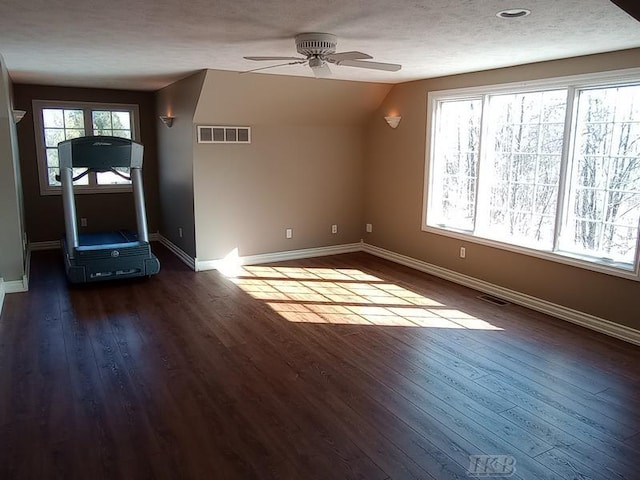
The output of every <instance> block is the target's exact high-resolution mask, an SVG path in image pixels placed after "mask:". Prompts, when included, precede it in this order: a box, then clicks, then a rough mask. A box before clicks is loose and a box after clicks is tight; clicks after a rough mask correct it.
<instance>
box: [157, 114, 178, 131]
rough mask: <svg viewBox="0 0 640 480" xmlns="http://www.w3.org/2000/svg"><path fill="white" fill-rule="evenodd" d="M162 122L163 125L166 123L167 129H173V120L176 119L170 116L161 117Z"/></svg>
mask: <svg viewBox="0 0 640 480" xmlns="http://www.w3.org/2000/svg"><path fill="white" fill-rule="evenodd" d="M159 118H160V120H161V121H162V123H164V124H165V125H166V126H167V128H171V125H173V119H174V118H175V117H170V116H169V115H160V117H159Z"/></svg>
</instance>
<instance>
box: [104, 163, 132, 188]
mask: <svg viewBox="0 0 640 480" xmlns="http://www.w3.org/2000/svg"><path fill="white" fill-rule="evenodd" d="M116 170H117V171H118V172H120V173H122V174H123V175H125V176H127V177H128V176H129V173H130V172H129V168H126V167H116ZM96 177H97V179H98V185H129V184H131V180H127V179H126V178H122V177H121V176H119V175H117V174H116V173H113V172H98V173H97V174H96Z"/></svg>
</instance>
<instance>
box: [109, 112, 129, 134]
mask: <svg viewBox="0 0 640 480" xmlns="http://www.w3.org/2000/svg"><path fill="white" fill-rule="evenodd" d="M130 116H131V115H130V114H129V112H113V113H112V115H111V118H112V122H113V127H112V128H113V129H114V130H131V119H130Z"/></svg>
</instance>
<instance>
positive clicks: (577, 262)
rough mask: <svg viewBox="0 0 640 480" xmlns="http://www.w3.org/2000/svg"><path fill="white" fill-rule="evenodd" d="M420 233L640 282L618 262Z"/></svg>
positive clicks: (454, 234)
mask: <svg viewBox="0 0 640 480" xmlns="http://www.w3.org/2000/svg"><path fill="white" fill-rule="evenodd" d="M422 231H423V232H427V233H434V234H436V235H442V236H445V237H450V238H455V239H458V240H464V241H466V242H472V243H477V244H480V245H485V246H488V247H493V248H498V249H500V250H506V251H510V252H515V253H521V254H524V255H529V256H531V257H536V258H540V259H543V260H550V261H552V262H556V263H562V264H565V265H571V266H573V267H578V268H582V269H585V270H591V271H593V272H598V273H605V274H607V275H613V276H615V277H621V278H626V279H629V280H635V281H640V272H638V267H637V265H636V266H635V268H634V266H633V265H629V264H623V263H619V262H611V263H601V262H596V261H595V259H594V257H587V256H581V255H576V254H573V253H568V252H562V251H558V252H550V251H544V250H536V249H533V248H528V247H521V246H519V245H512V244H509V243H504V242H500V241H497V240H493V239H488V238H484V237H478V236H475V235H471V234H469V233H464V232H457V231H454V230H448V229H444V228H439V227H433V226H429V225H422Z"/></svg>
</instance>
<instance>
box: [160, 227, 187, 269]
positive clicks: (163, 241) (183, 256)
mask: <svg viewBox="0 0 640 480" xmlns="http://www.w3.org/2000/svg"><path fill="white" fill-rule="evenodd" d="M154 236H155V239H154V238H152V237H154ZM149 240H153V241H158V242H160V243H161V244H162V245H164V246H165V247H167V248H168V249H169V250H171V252H172V253H173V254H174V255H175V256H176V257H178V258H179V259H180V260H182V261H183V262H184V263H185V264H186V265H187V266H188V267H189V268H190V269H191V270H195V269H196V261H195V259H194V258H192V257H190V256H189V255H188V254H187V253H186V252H185V251H184V250H182V249H181V248H180V247H178V246H177V245H176V244H175V243H173V242H172V241H171V240H169V239H168V238H166V237H164V236H162V235H161V234H159V233H156V234H152V235H149Z"/></svg>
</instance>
